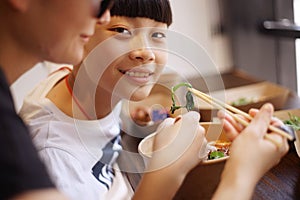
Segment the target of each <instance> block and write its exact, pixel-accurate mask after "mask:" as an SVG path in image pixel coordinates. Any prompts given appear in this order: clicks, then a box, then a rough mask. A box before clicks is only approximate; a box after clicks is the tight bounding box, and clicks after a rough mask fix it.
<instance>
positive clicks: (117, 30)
mask: <svg viewBox="0 0 300 200" xmlns="http://www.w3.org/2000/svg"><path fill="white" fill-rule="evenodd" d="M109 30H110V31H114V32H117V33H121V34H126V35H131V33H130V31H129V30H127V29H126V28H123V27H116V28H111V29H109Z"/></svg>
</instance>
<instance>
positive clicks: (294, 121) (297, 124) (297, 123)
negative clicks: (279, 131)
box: [283, 113, 300, 131]
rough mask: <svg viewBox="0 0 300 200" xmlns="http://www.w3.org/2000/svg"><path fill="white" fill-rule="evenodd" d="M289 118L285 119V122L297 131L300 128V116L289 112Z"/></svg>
mask: <svg viewBox="0 0 300 200" xmlns="http://www.w3.org/2000/svg"><path fill="white" fill-rule="evenodd" d="M288 115H289V119H287V120H284V121H283V123H284V124H286V125H288V126H290V127H292V128H293V129H294V130H295V131H299V130H300V117H298V116H295V115H292V114H291V113H288Z"/></svg>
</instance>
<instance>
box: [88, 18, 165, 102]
mask: <svg viewBox="0 0 300 200" xmlns="http://www.w3.org/2000/svg"><path fill="white" fill-rule="evenodd" d="M166 30H167V25H166V24H165V23H161V22H157V21H154V20H152V19H149V18H141V17H137V18H129V17H119V16H114V17H111V21H110V23H109V24H107V25H97V27H96V32H95V35H94V36H93V37H92V38H91V40H90V42H89V43H88V44H87V45H86V51H87V52H90V51H91V50H93V49H94V48H95V47H96V46H97V45H98V44H99V43H100V44H99V47H100V45H102V44H103V43H101V42H103V41H104V40H106V39H108V38H110V39H109V40H113V42H112V43H113V44H114V45H111V46H109V50H103V51H102V52H101V53H99V63H101V62H103V59H101V56H105V57H109V56H111V57H113V58H114V59H113V62H112V63H110V64H109V65H108V66H107V67H105V68H106V69H105V71H104V72H103V74H102V76H101V78H100V80H99V84H98V88H97V91H98V92H100V94H101V91H105V93H107V92H108V93H113V95H114V96H117V97H118V98H125V99H130V100H134V101H137V100H142V99H144V98H145V97H147V96H148V95H149V93H150V91H151V89H152V87H153V85H154V84H155V83H156V82H157V80H158V78H159V76H160V75H161V72H162V70H163V68H164V66H165V64H166V62H167V52H166V51H165V48H166V32H167V31H166ZM112 36H114V37H113V38H111V37H112ZM124 46H126V48H128V49H129V50H128V51H126V52H125V53H124V54H122V55H118V56H116V55H115V51H118V50H119V49H120V48H123V47H124ZM99 47H97V48H99ZM107 49H108V48H107ZM100 54H103V55H100Z"/></svg>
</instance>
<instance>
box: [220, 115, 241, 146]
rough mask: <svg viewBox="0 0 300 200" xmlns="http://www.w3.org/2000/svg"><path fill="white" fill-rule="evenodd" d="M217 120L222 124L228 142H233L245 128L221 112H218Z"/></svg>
mask: <svg viewBox="0 0 300 200" xmlns="http://www.w3.org/2000/svg"><path fill="white" fill-rule="evenodd" d="M236 116H238V117H240V118H244V117H243V116H240V115H238V114H236ZM218 118H219V119H220V120H221V122H222V123H223V129H224V131H225V133H226V136H227V138H228V139H229V140H230V141H233V140H234V139H235V138H236V137H237V136H238V135H239V133H240V132H241V131H242V130H244V128H245V126H243V125H242V124H241V123H239V122H238V121H236V120H235V119H234V118H233V117H232V116H231V115H229V114H228V113H226V112H225V111H223V110H220V111H219V112H218ZM245 120H246V119H245Z"/></svg>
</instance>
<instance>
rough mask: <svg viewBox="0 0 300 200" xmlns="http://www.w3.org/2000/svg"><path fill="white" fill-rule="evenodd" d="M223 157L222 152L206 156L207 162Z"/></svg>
mask: <svg viewBox="0 0 300 200" xmlns="http://www.w3.org/2000/svg"><path fill="white" fill-rule="evenodd" d="M224 156H225V155H224V153H223V152H222V151H213V152H211V153H210V154H209V155H208V160H213V159H218V158H223V157H224Z"/></svg>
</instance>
